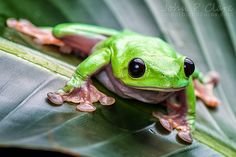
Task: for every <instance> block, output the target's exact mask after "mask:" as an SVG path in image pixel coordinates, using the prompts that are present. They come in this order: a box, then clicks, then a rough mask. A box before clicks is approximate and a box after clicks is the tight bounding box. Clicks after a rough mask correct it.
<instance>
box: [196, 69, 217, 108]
mask: <svg viewBox="0 0 236 157" xmlns="http://www.w3.org/2000/svg"><path fill="white" fill-rule="evenodd" d="M218 82H219V75H218V73H216V72H210V73H209V74H208V75H207V76H206V77H205V78H204V79H203V82H200V81H199V80H198V79H194V88H195V94H196V96H197V98H199V99H200V100H201V101H203V102H204V104H205V105H206V106H209V107H216V106H217V105H219V103H220V101H219V99H218V98H217V97H216V96H215V95H214V93H213V89H214V87H215V86H216V85H217V84H218Z"/></svg>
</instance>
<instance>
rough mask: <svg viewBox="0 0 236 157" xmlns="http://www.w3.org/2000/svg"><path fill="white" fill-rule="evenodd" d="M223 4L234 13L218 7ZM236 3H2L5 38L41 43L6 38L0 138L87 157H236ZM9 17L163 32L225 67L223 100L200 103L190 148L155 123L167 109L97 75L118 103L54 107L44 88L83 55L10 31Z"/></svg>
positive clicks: (203, 65) (198, 58)
mask: <svg viewBox="0 0 236 157" xmlns="http://www.w3.org/2000/svg"><path fill="white" fill-rule="evenodd" d="M19 3H20V4H21V5H19ZM219 6H221V8H223V7H224V8H227V7H226V6H230V8H231V11H230V10H229V9H228V10H227V9H224V10H222V9H211V8H213V7H214V8H215V7H219ZM25 8H27V9H25ZM235 9H236V7H235V2H233V1H229V0H228V1H220V0H219V1H217V2H216V1H211V0H208V1H205V0H199V1H193V0H182V1H179V0H176V1H173V0H146V1H143V0H130V1H125V0H120V1H115V0H102V1H92V0H72V1H65V0H64V1H63V0H61V1H56V0H44V1H30V0H24V1H23V0H20V1H14V0H0V14H1V16H0V17H1V18H0V27H1V28H2V29H1V32H2V33H3V36H4V37H6V38H8V39H11V40H13V41H15V42H18V43H21V44H24V45H26V46H28V47H31V48H34V49H38V50H40V52H39V51H34V50H32V49H28V48H26V47H22V46H20V45H16V44H14V43H11V42H9V41H6V40H4V39H0V50H2V51H0V64H1V65H0V70H1V75H0V78H1V83H0V93H1V95H0V102H1V106H0V112H1V122H0V128H1V129H0V130H1V131H0V139H1V140H0V145H2V147H21V148H33V149H46V150H53V151H60V152H65V153H75V155H78V154H81V155H86V156H182V155H186V156H199V154H200V153H201V154H204V156H220V155H221V154H219V153H217V152H216V151H218V152H220V153H222V154H223V155H226V156H236V143H235V140H236V133H235V132H236V126H235V125H234V124H236V118H235V113H236V108H235V107H234V95H235V92H234V89H235V87H236V86H235V85H236V83H235V81H234V80H235V78H236V73H235V69H234V68H233V67H236V60H235V54H236V53H235V43H236V41H235V36H236V34H235V31H234V27H235ZM6 17H19V18H27V19H29V20H31V21H32V22H34V23H35V24H37V25H55V24H57V23H61V22H65V21H66V22H84V23H91V24H98V25H101V26H107V27H113V28H116V29H121V28H130V29H132V30H135V31H137V32H140V33H144V34H149V35H157V36H159V37H162V38H163V39H165V40H167V41H168V42H169V43H171V44H172V45H173V46H174V47H175V48H176V49H178V50H179V51H181V52H183V53H184V54H186V55H188V56H190V57H191V58H193V59H194V60H195V62H196V64H197V66H198V67H199V68H200V69H201V70H202V71H203V72H207V71H209V70H217V71H218V72H219V73H220V75H221V76H222V77H221V80H222V81H221V84H220V85H219V86H218V87H217V89H216V93H217V95H218V96H219V98H220V99H221V101H222V103H221V105H220V106H219V107H218V108H217V110H209V109H207V108H206V107H205V106H204V105H203V104H202V103H200V102H199V103H198V105H197V130H196V131H195V133H194V137H195V139H196V140H197V141H194V143H193V144H192V145H190V146H186V145H184V144H181V143H179V142H178V141H177V140H176V139H175V134H176V133H175V132H174V133H171V134H166V133H165V132H163V130H161V127H159V125H158V124H155V119H153V118H152V117H151V114H150V113H151V110H163V108H161V107H159V106H153V105H147V104H143V103H140V102H137V101H130V100H129V101H128V100H124V99H121V98H119V97H117V96H115V95H114V94H112V93H110V92H109V91H107V90H106V89H104V88H103V87H102V86H101V85H99V83H97V82H96V81H95V84H96V86H98V88H99V89H101V90H103V91H105V92H106V93H108V94H109V95H112V96H114V97H116V99H117V102H116V104H115V105H114V106H113V107H110V108H104V107H102V106H101V105H99V104H98V105H97V107H98V110H97V111H96V112H95V113H93V114H88V113H80V112H76V111H75V110H74V108H75V107H74V106H72V105H70V104H65V105H63V106H61V107H54V106H51V105H50V104H49V103H48V102H47V101H46V99H45V95H46V93H47V92H49V91H53V90H55V89H57V88H58V87H60V86H61V85H62V84H64V83H65V81H66V79H67V77H69V76H70V75H71V74H72V72H73V69H74V66H75V65H76V64H77V63H79V62H80V61H79V60H78V59H75V58H73V57H71V56H65V55H61V54H58V53H55V51H57V50H56V49H54V48H50V47H41V46H37V45H35V44H34V43H32V42H30V40H29V38H27V37H25V36H22V35H21V34H18V33H16V32H14V31H12V30H9V29H5V27H4V25H3V23H4V22H3V21H4V19H6ZM42 52H43V53H42ZM28 61H30V62H32V63H29V62H28ZM68 63H69V64H70V65H69V64H68ZM55 72H56V73H57V74H56V73H55ZM199 142H202V143H204V144H201V143H199ZM209 147H211V148H213V149H214V150H212V149H211V148H209Z"/></svg>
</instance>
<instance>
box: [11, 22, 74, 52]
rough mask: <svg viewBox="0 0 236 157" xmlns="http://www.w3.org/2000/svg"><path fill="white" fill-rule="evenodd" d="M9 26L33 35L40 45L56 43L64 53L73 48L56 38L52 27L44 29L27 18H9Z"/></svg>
mask: <svg viewBox="0 0 236 157" xmlns="http://www.w3.org/2000/svg"><path fill="white" fill-rule="evenodd" d="M7 26H8V27H10V28H13V29H15V30H17V31H18V32H21V33H24V34H26V35H28V36H31V37H33V40H34V41H35V42H36V43H37V44H40V45H54V46H57V47H59V48H60V51H61V52H63V53H70V52H71V51H72V50H71V48H70V47H69V46H67V45H66V44H65V43H64V42H63V41H62V40H59V39H57V38H55V37H54V36H53V35H52V31H51V30H50V29H42V28H38V27H36V26H34V25H33V24H32V23H30V22H29V21H27V20H23V19H21V20H19V21H18V20H16V19H12V18H10V19H8V20H7Z"/></svg>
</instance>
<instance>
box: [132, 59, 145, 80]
mask: <svg viewBox="0 0 236 157" xmlns="http://www.w3.org/2000/svg"><path fill="white" fill-rule="evenodd" d="M145 70H146V68H145V63H144V62H143V60H142V59H140V58H134V59H132V60H131V61H130V62H129V75H130V76H131V77H133V78H138V77H141V76H143V74H144V73H145Z"/></svg>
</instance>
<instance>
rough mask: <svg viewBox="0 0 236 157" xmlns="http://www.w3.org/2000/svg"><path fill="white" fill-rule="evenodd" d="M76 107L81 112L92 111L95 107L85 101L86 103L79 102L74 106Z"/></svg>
mask: <svg viewBox="0 0 236 157" xmlns="http://www.w3.org/2000/svg"><path fill="white" fill-rule="evenodd" d="M76 109H77V110H79V111H82V112H93V111H95V110H96V107H95V106H93V105H92V104H90V103H89V102H87V103H80V104H79V105H77V106H76Z"/></svg>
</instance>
